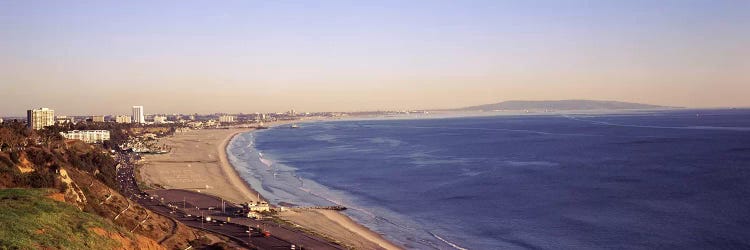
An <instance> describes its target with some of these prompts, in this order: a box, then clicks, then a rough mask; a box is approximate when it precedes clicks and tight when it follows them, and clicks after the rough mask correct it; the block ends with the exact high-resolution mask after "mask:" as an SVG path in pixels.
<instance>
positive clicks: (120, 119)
mask: <svg viewBox="0 0 750 250" xmlns="http://www.w3.org/2000/svg"><path fill="white" fill-rule="evenodd" d="M131 121H132V120H131V119H130V116H127V115H118V116H115V122H116V123H131Z"/></svg>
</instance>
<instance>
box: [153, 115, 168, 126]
mask: <svg viewBox="0 0 750 250" xmlns="http://www.w3.org/2000/svg"><path fill="white" fill-rule="evenodd" d="M166 122H167V117H166V116H158V115H156V116H154V124H162V123H166Z"/></svg>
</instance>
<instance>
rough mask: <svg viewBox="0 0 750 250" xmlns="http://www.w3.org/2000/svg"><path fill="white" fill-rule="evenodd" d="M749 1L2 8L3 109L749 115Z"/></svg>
mask: <svg viewBox="0 0 750 250" xmlns="http://www.w3.org/2000/svg"><path fill="white" fill-rule="evenodd" d="M747 23H750V2H748V1H529V2H527V1H524V2H514V3H511V2H507V1H409V2H404V1H377V2H370V3H365V2H362V1H353V2H349V1H325V2H315V3H312V2H308V1H285V2H276V1H273V2H260V1H247V2H244V1H236V2H235V1H227V2H221V3H216V2H211V1H206V2H197V1H179V2H177V1H174V2H151V1H141V2H119V1H95V2H84V1H2V2H1V3H0V37H2V43H0V55H1V56H0V115H3V116H11V115H15V116H21V115H23V114H24V112H25V110H27V109H30V108H35V107H53V108H54V109H55V110H56V112H57V113H58V114H128V113H129V112H130V110H129V109H130V107H131V106H132V105H144V106H146V107H147V110H146V112H149V113H152V112H160V113H194V112H197V113H209V112H277V111H286V110H289V109H292V108H294V109H297V110H300V111H358V110H399V109H432V108H457V107H462V106H470V105H479V104H486V103H494V102H499V101H504V100H558V99H597V100H618V101H631V102H641V103H649V104H657V105H668V106H684V107H698V108H700V107H747V106H750V98H747V93H750V74H748V73H747V72H748V70H750V47H749V46H748V44H750V31H748V29H747Z"/></svg>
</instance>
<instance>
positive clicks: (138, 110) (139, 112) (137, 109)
mask: <svg viewBox="0 0 750 250" xmlns="http://www.w3.org/2000/svg"><path fill="white" fill-rule="evenodd" d="M133 123H140V124H144V123H146V115H145V114H144V113H143V106H133Z"/></svg>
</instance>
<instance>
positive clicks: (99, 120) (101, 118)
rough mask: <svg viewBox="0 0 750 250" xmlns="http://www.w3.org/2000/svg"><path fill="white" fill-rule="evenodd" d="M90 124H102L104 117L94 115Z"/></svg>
mask: <svg viewBox="0 0 750 250" xmlns="http://www.w3.org/2000/svg"><path fill="white" fill-rule="evenodd" d="M91 121H92V122H104V116H103V115H95V116H92V117H91Z"/></svg>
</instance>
